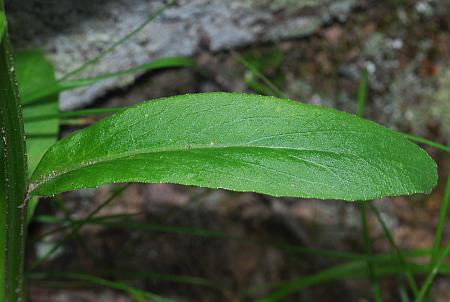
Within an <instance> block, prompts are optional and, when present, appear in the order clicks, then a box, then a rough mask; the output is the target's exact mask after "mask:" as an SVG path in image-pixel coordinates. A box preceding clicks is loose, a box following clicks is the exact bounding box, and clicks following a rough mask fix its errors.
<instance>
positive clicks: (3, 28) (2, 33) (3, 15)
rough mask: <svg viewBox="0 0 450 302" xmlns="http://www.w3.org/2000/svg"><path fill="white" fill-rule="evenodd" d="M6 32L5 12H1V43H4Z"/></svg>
mask: <svg viewBox="0 0 450 302" xmlns="http://www.w3.org/2000/svg"><path fill="white" fill-rule="evenodd" d="M5 32H6V16H5V13H4V12H3V11H0V43H2V40H3V35H4V34H5Z"/></svg>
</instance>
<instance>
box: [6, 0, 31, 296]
mask: <svg viewBox="0 0 450 302" xmlns="http://www.w3.org/2000/svg"><path fill="white" fill-rule="evenodd" d="M0 14H2V15H4V8H3V0H0ZM0 87H1V88H0V130H1V133H0V135H1V139H0V150H1V155H0V156H1V158H2V160H1V162H0V245H1V249H0V269H1V270H0V300H1V301H7V302H16V301H24V300H25V291H24V279H23V261H24V253H25V252H24V251H25V248H24V243H25V233H26V229H25V226H26V212H27V211H26V204H25V203H24V200H25V196H26V191H27V190H26V186H27V181H26V179H27V163H26V155H25V154H26V151H25V140H24V129H23V119H22V110H21V107H20V99H19V94H18V90H17V82H16V80H15V72H14V63H13V56H12V52H11V46H10V42H9V37H8V33H7V30H5V32H4V35H3V38H2V40H1V42H0Z"/></svg>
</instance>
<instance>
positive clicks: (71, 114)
mask: <svg viewBox="0 0 450 302" xmlns="http://www.w3.org/2000/svg"><path fill="white" fill-rule="evenodd" d="M124 109H125V108H124V107H115V108H93V109H82V110H76V111H68V112H59V113H54V114H43V115H40V116H33V117H28V118H27V117H24V119H25V122H26V123H27V124H32V123H36V122H41V121H46V120H51V119H55V118H57V119H68V118H79V117H83V116H94V115H105V114H113V113H117V112H119V111H121V110H124Z"/></svg>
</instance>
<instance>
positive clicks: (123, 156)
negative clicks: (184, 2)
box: [30, 144, 345, 192]
mask: <svg viewBox="0 0 450 302" xmlns="http://www.w3.org/2000/svg"><path fill="white" fill-rule="evenodd" d="M211 149H255V150H286V151H297V152H306V151H308V152H317V153H328V154H334V155H339V156H342V155H344V154H345V153H340V152H335V151H328V150H317V149H302V148H292V147H277V146H255V145H207V144H198V145H188V146H184V147H179V146H177V147H172V148H167V147H164V148H153V149H140V150H136V151H129V152H124V153H120V154H117V155H112V156H107V157H106V156H102V157H98V158H96V159H93V160H90V161H89V162H84V163H81V164H80V165H78V166H76V167H70V168H68V169H64V170H62V172H61V173H58V174H54V175H52V176H51V177H46V176H47V175H48V174H46V175H44V176H41V177H40V178H39V180H38V181H35V182H32V183H31V184H30V192H31V191H33V190H35V189H37V188H38V187H39V186H41V185H42V184H44V183H48V182H51V181H52V180H54V179H56V178H58V177H61V176H63V175H65V174H68V173H70V172H73V171H76V170H80V169H84V168H88V167H93V166H95V165H97V164H101V163H107V162H112V161H114V160H117V159H126V158H130V157H133V156H139V155H144V154H156V153H166V152H167V153H169V152H189V151H202V150H211ZM36 170H37V169H36ZM33 178H34V177H32V178H31V179H33ZM42 179H43V180H42Z"/></svg>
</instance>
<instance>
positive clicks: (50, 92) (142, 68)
mask: <svg viewBox="0 0 450 302" xmlns="http://www.w3.org/2000/svg"><path fill="white" fill-rule="evenodd" d="M193 65H194V62H193V61H192V59H190V58H185V57H166V58H159V59H156V60H154V61H151V62H148V63H144V64H141V65H139V66H135V67H132V68H129V69H125V70H119V71H117V72H113V73H107V74H101V75H98V76H95V77H91V78H82V79H78V80H64V81H54V83H47V84H48V85H42V86H40V87H39V86H38V85H27V87H25V89H24V92H23V94H22V101H23V103H24V104H25V106H27V105H30V104H36V103H37V104H40V103H45V101H46V100H48V98H49V97H52V96H54V95H56V94H58V93H60V92H63V91H67V90H73V89H77V88H82V87H86V86H91V85H94V84H96V83H97V82H100V81H104V80H108V79H111V78H117V77H123V76H127V75H131V74H136V73H139V72H148V71H154V70H159V69H165V68H181V67H192V66H193ZM40 82H41V81H40ZM37 84H38V83H37ZM30 86H33V87H30ZM33 88H34V89H33ZM36 88H38V89H36Z"/></svg>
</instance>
